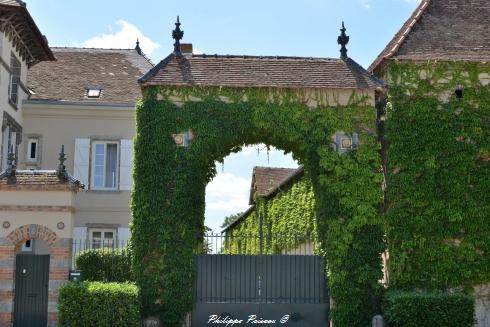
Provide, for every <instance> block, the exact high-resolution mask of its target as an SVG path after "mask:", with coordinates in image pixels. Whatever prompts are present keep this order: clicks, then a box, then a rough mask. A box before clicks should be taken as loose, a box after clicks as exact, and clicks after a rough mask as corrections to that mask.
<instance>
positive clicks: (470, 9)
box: [368, 0, 490, 71]
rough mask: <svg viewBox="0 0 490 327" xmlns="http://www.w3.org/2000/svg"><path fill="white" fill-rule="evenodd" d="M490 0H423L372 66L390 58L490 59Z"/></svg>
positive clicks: (416, 59) (373, 67)
mask: <svg viewBox="0 0 490 327" xmlns="http://www.w3.org/2000/svg"><path fill="white" fill-rule="evenodd" d="M489 20H490V1H488V0H422V2H421V3H420V5H419V6H418V7H417V9H416V10H415V12H414V13H413V14H412V15H411V16H410V18H409V19H408V20H407V21H406V22H405V24H404V25H403V26H402V28H401V29H400V31H399V32H398V33H397V34H396V35H395V37H394V38H393V40H391V42H390V43H388V45H387V46H386V48H385V49H384V50H383V51H382V52H381V54H380V55H379V56H378V58H376V60H375V61H374V62H373V63H372V64H371V66H370V67H369V69H368V70H369V71H373V70H375V69H376V68H377V67H378V66H379V65H380V64H382V63H383V62H384V61H385V60H386V59H390V58H398V59H404V60H415V61H418V60H448V61H488V60H490V33H489V30H490V29H489V24H488V21H489Z"/></svg>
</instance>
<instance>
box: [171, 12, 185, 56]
mask: <svg viewBox="0 0 490 327" xmlns="http://www.w3.org/2000/svg"><path fill="white" fill-rule="evenodd" d="M180 25H181V24H180V20H179V16H177V22H176V23H175V29H174V30H173V31H172V38H173V39H174V40H175V43H174V53H175V54H176V55H177V56H180V55H182V52H181V51H180V40H182V38H183V37H184V31H182V30H181V29H180Z"/></svg>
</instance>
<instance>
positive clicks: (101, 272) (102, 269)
mask: <svg viewBox="0 0 490 327" xmlns="http://www.w3.org/2000/svg"><path fill="white" fill-rule="evenodd" d="M76 264H77V269H78V270H80V271H81V272H82V276H81V277H82V280H84V281H98V282H129V281H133V280H134V278H133V273H132V269H131V252H130V251H129V250H128V249H114V250H112V249H110V250H108V249H92V250H86V251H83V252H81V253H80V254H79V255H78V256H77V259H76Z"/></svg>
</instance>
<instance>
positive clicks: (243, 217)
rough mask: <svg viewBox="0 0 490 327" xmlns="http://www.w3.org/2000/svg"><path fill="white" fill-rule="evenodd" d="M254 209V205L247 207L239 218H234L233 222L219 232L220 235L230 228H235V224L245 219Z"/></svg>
mask: <svg viewBox="0 0 490 327" xmlns="http://www.w3.org/2000/svg"><path fill="white" fill-rule="evenodd" d="M254 209H255V205H251V206H250V207H248V209H247V210H245V211H244V212H243V213H242V214H241V215H240V216H238V217H237V218H235V220H233V221H232V222H230V223H229V224H228V225H227V226H225V227H224V228H223V229H222V230H221V233H224V232H226V231H228V230H229V229H230V228H232V227H233V226H235V225H236V224H238V223H239V222H240V221H242V220H243V219H245V218H247V217H248V215H250V214H251V213H252V211H254Z"/></svg>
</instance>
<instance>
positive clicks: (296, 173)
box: [262, 166, 305, 198]
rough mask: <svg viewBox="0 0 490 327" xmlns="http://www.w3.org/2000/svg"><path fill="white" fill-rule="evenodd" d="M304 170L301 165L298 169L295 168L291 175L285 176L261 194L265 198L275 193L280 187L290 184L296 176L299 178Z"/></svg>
mask: <svg viewBox="0 0 490 327" xmlns="http://www.w3.org/2000/svg"><path fill="white" fill-rule="evenodd" d="M304 172H305V169H304V167H303V166H300V167H299V168H298V169H296V170H295V171H294V172H293V173H292V174H291V175H289V176H286V177H285V178H284V179H283V180H282V181H280V182H279V183H278V184H277V186H276V187H274V188H272V189H270V190H269V191H268V192H267V193H266V194H264V195H262V196H263V197H265V198H270V197H272V196H274V195H275V194H277V193H278V192H279V191H280V190H281V189H283V188H284V187H285V186H287V185H288V184H290V183H291V182H293V181H295V180H296V178H299V177H301V176H303V174H304Z"/></svg>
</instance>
